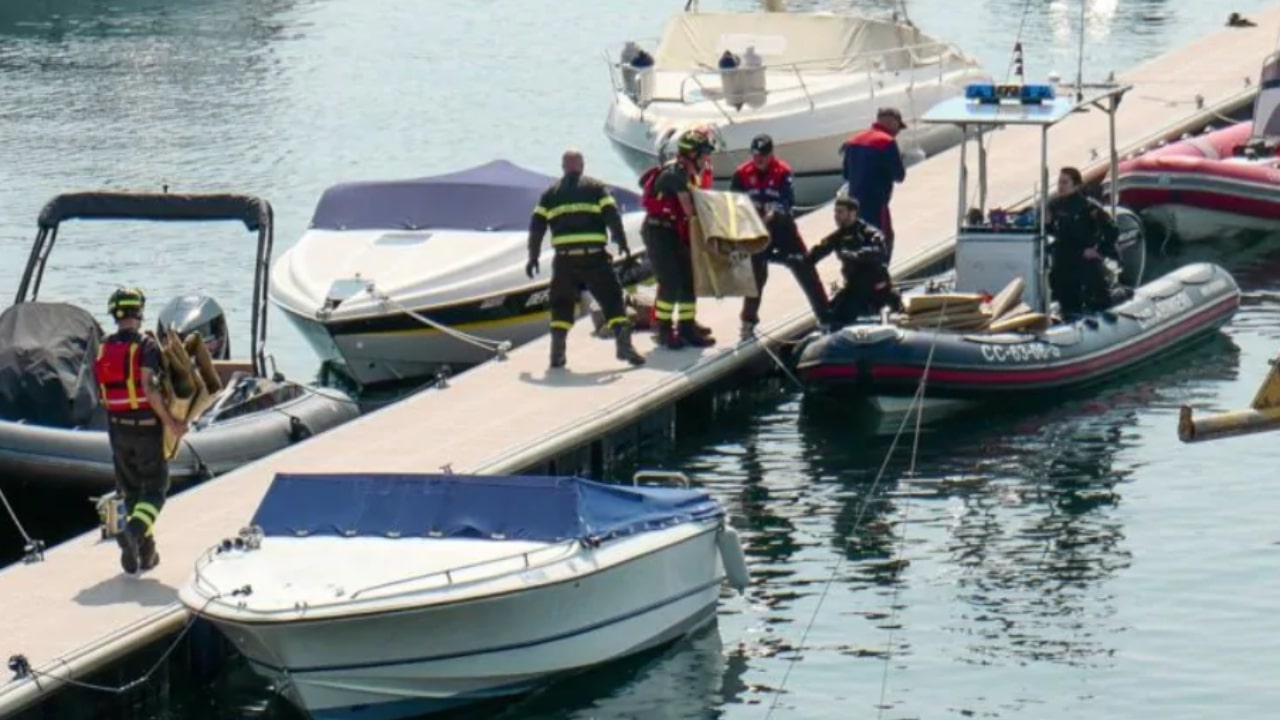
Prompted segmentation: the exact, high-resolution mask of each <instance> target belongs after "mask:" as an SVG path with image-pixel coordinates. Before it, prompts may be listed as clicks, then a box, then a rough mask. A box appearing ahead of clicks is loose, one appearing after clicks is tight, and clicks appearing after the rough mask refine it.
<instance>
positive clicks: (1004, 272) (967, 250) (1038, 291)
mask: <svg viewBox="0 0 1280 720" xmlns="http://www.w3.org/2000/svg"><path fill="white" fill-rule="evenodd" d="M1130 88H1131V86H1128V85H1103V86H1087V87H1079V88H1074V90H1076V97H1075V98H1074V100H1073V99H1071V98H1068V97H1059V96H1058V93H1057V88H1056V87H1055V86H1053V85H1037V84H974V85H969V86H967V87H966V88H965V95H964V97H962V98H954V99H952V100H948V101H945V102H943V103H940V104H938V105H936V106H934V107H933V108H932V109H930V110H929V111H928V112H927V113H925V115H924V116H923V117H921V118H920V121H921V122H924V123H935V124H948V125H955V126H958V127H959V128H960V130H961V132H962V133H963V139H962V140H961V144H960V182H959V206H958V212H957V223H956V251H955V290H956V291H957V292H970V293H988V294H991V295H994V294H996V293H998V292H1000V290H1001V289H1002V288H1005V287H1006V286H1008V284H1009V283H1010V282H1013V281H1014V280H1016V279H1018V278H1021V279H1022V281H1023V283H1025V291H1024V298H1025V302H1026V303H1027V304H1028V305H1029V306H1030V307H1031V309H1032V310H1033V311H1035V312H1042V313H1047V312H1048V309H1049V307H1050V303H1051V298H1050V295H1049V287H1048V285H1049V282H1048V279H1049V273H1048V270H1049V268H1048V263H1047V259H1046V255H1047V252H1046V248H1047V247H1048V244H1049V243H1050V242H1051V241H1052V238H1051V237H1050V235H1049V233H1048V232H1047V228H1046V227H1045V222H1046V216H1047V214H1048V204H1049V195H1048V192H1047V188H1048V187H1049V162H1048V142H1049V139H1048V133H1049V128H1050V127H1052V126H1053V125H1055V124H1057V123H1059V122H1061V121H1062V120H1064V119H1066V118H1067V117H1069V116H1071V115H1072V114H1075V113H1077V112H1084V111H1087V110H1088V109H1089V108H1090V107H1093V108H1097V109H1099V110H1102V111H1103V112H1105V113H1107V115H1108V116H1109V118H1108V119H1109V121H1110V125H1111V133H1110V140H1111V143H1110V149H1111V162H1112V168H1113V172H1114V167H1115V165H1116V162H1117V160H1118V158H1117V156H1116V148H1115V122H1114V113H1115V110H1116V108H1117V107H1118V105H1119V103H1120V99H1121V98H1122V97H1123V96H1124V94H1125V93H1126V92H1128V90H1129V89H1130ZM1009 125H1033V126H1036V127H1039V128H1040V130H1041V132H1040V181H1039V183H1038V187H1037V189H1036V191H1035V193H1034V196H1033V197H1032V198H1031V202H1030V203H1029V204H1028V205H1027V206H1026V207H1025V208H1024V209H1022V210H1020V211H1018V212H1010V211H1007V210H1003V209H999V208H993V209H991V210H990V211H987V209H986V201H987V144H988V141H987V135H988V134H989V133H991V132H993V131H995V130H998V129H1000V128H1002V127H1005V126H1009ZM971 140H976V144H977V175H978V177H977V182H976V197H971V193H970V188H969V186H970V182H969V165H968V150H969V144H970V142H971ZM1110 207H1111V211H1112V215H1113V216H1115V215H1116V198H1115V195H1114V192H1113V193H1112V197H1111V203H1110Z"/></svg>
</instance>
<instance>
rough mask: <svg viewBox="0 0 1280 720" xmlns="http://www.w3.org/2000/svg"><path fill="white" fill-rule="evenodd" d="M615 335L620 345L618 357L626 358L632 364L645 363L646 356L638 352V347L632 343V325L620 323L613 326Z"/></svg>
mask: <svg viewBox="0 0 1280 720" xmlns="http://www.w3.org/2000/svg"><path fill="white" fill-rule="evenodd" d="M613 337H614V340H615V342H616V343H617V345H618V359H619V360H625V361H627V362H629V363H631V364H632V365H643V364H644V356H643V355H641V354H640V353H638V352H636V348H635V346H634V345H632V344H631V326H630V325H629V324H627V323H618V324H617V325H614V326H613Z"/></svg>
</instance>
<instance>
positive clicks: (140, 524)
mask: <svg viewBox="0 0 1280 720" xmlns="http://www.w3.org/2000/svg"><path fill="white" fill-rule="evenodd" d="M112 341H119V342H123V343H138V353H139V355H140V364H141V367H142V368H144V369H147V370H150V371H151V374H152V376H153V377H155V378H157V379H158V378H159V377H160V374H161V372H162V371H163V365H162V364H161V361H160V345H159V343H157V342H156V339H155V337H153V336H152V335H150V334H146V335H144V334H141V333H139V332H138V331H136V330H118V331H116V332H115V333H113V334H111V335H109V336H107V337H106V338H104V339H103V341H102V344H103V345H105V344H106V343H108V342H112ZM135 384H136V389H135V391H134V392H135V393H136V394H137V395H138V396H142V395H144V394H145V391H144V388H143V387H142V379H141V378H136V379H135ZM102 390H103V392H104V394H105V392H106V391H109V390H111V388H107V387H103V388H102ZM107 438H108V439H109V441H110V443H111V453H112V460H113V461H114V464H115V471H116V490H117V492H118V493H119V495H120V497H121V498H122V499H123V500H124V504H125V513H126V514H127V517H128V525H127V526H126V530H125V532H124V533H121V534H120V535H118V536H116V539H117V542H119V544H120V547H121V550H122V551H123V555H122V556H121V564H122V565H123V566H124V569H125V571H126V572H135V571H136V570H137V569H138V564H139V562H140V563H141V567H142V569H143V570H149V569H151V568H153V567H155V565H156V564H157V563H159V560H160V559H159V556H158V555H157V553H156V550H155V537H154V535H153V534H152V527H153V526H154V525H155V522H156V520H157V519H158V518H159V516H160V511H161V510H162V509H163V508H164V502H165V495H166V494H168V492H169V462H168V460H167V459H166V458H165V451H164V426H163V425H162V424H161V422H160V418H159V417H158V416H157V415H156V413H155V411H153V410H150V409H141V408H140V409H126V410H108V412H107ZM130 532H132V533H133V535H132V536H130ZM133 542H137V546H136V547H132V546H131V543H133ZM135 553H136V554H135Z"/></svg>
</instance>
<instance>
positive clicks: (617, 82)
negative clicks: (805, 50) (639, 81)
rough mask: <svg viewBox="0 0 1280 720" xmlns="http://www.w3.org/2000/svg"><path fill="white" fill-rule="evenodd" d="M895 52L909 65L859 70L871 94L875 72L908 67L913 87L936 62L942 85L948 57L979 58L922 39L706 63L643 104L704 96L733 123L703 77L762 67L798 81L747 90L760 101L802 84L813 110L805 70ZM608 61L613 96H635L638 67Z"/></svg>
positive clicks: (719, 95)
mask: <svg viewBox="0 0 1280 720" xmlns="http://www.w3.org/2000/svg"><path fill="white" fill-rule="evenodd" d="M927 51H935V52H927ZM926 52H927V54H926ZM895 53H904V54H905V55H906V57H907V64H906V67H903V68H892V69H891V68H887V67H884V66H883V65H882V64H878V63H875V62H866V63H863V67H862V68H861V70H860V72H861V73H862V74H865V76H866V81H867V86H868V88H869V89H870V92H871V96H872V98H873V99H874V97H875V90H876V82H875V81H876V76H877V75H878V74H883V73H889V72H894V73H896V72H901V71H902V70H907V71H908V72H909V73H910V80H909V87H911V88H914V87H915V85H916V84H917V82H918V81H919V80H918V78H917V77H916V73H915V71H916V70H919V69H923V68H928V67H933V66H936V67H937V69H938V78H937V83H938V84H939V85H941V84H942V83H943V81H944V78H945V76H946V70H947V67H948V63H947V62H946V61H947V60H948V59H959V60H963V61H965V62H976V61H973V60H972V59H971V58H969V56H968V55H966V54H965V53H964V52H963V51H962V50H961V49H960V47H959V46H958V45H956V44H955V43H953V42H945V41H933V42H928V43H919V44H916V45H902V46H899V47H895V48H887V49H883V50H870V51H867V52H863V53H857V54H854V55H848V56H839V57H823V58H808V59H805V60H798V61H796V62H791V63H784V64H781V65H764V66H761V67H759V68H744V67H738V68H733V69H730V70H719V69H715V68H710V67H706V66H704V67H703V69H697V70H691V71H689V72H688V74H687V75H685V77H683V78H681V80H680V85H679V92H678V94H677V95H675V96H673V97H666V96H659V95H654V96H652V97H649V98H647V99H646V102H645V103H644V106H647V105H648V104H650V103H654V102H661V103H679V104H681V105H689V104H692V103H695V102H700V101H702V100H706V99H710V100H711V101H712V103H713V104H714V105H715V107H716V109H717V110H718V111H719V112H720V114H721V116H723V117H724V118H725V120H726V121H727V122H729V123H730V124H732V123H733V122H734V119H733V116H732V115H731V114H730V113H729V108H728V107H727V106H726V102H725V98H724V96H723V95H724V93H723V90H721V91H720V92H716V91H715V89H714V86H711V87H709V86H708V84H707V83H704V82H703V80H704V79H707V78H714V79H715V82H716V83H718V84H719V85H720V86H721V87H723V78H724V76H725V74H726V73H745V72H752V71H757V70H763V71H768V72H772V73H775V74H787V73H789V74H790V75H792V76H794V77H795V81H796V82H795V84H794V85H787V86H785V87H775V88H768V87H766V88H763V89H755V90H751V91H749V93H748V94H750V95H752V96H754V97H755V98H757V99H760V98H763V102H762V103H760V104H765V103H767V102H768V98H769V96H770V95H772V94H775V93H781V92H790V91H793V90H795V89H796V88H799V89H800V90H801V91H802V92H803V93H804V97H805V100H806V101H807V102H808V103H809V110H810V111H812V110H814V109H815V107H816V102H815V101H814V98H813V94H812V93H811V92H810V89H809V85H808V84H807V83H806V82H805V79H804V74H803V73H804V71H805V70H807V69H809V68H811V67H814V66H818V65H822V64H828V63H831V62H832V61H834V60H842V61H848V60H856V59H863V60H876V59H880V58H885V57H888V56H890V55H893V54H895ZM605 61H606V63H607V64H608V66H609V81H610V84H611V85H612V87H613V92H614V97H617V95H618V94H620V93H621V94H627V95H629V96H631V97H632V98H633V99H635V98H636V96H637V94H636V92H635V87H634V84H635V80H636V78H637V77H638V75H639V70H637V69H636V68H632V67H631V66H630V65H628V64H627V63H623V62H620V61H618V60H616V59H614V57H612V56H610V55H609V53H608V52H607V51H606V52H605ZM646 70H652V69H650V68H646ZM627 73H631V74H632V78H631V82H630V83H628V81H627ZM690 83H692V84H693V85H694V86H695V87H696V88H697V90H698V91H699V92H700V95H701V97H700V98H696V99H691V98H690V97H689V85H690ZM641 112H642V113H643V112H644V107H642V108H641Z"/></svg>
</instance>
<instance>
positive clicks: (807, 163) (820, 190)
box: [609, 120, 960, 206]
mask: <svg viewBox="0 0 1280 720" xmlns="http://www.w3.org/2000/svg"><path fill="white" fill-rule="evenodd" d="M869 124H870V121H869V120H868V121H867V123H865V124H863V125H854V123H852V122H850V123H849V127H848V128H847V129H844V130H840V131H839V132H835V133H831V134H829V135H824V136H822V137H811V138H800V139H797V140H794V141H790V142H781V141H778V140H776V139H775V141H774V153H775V154H776V155H777V156H778V157H779V158H781V159H783V160H785V161H786V162H787V163H788V164H789V165H791V169H792V172H793V173H794V177H795V184H794V187H795V193H796V203H797V204H799V205H802V206H806V205H819V204H821V203H825V202H827V201H829V200H831V198H832V197H834V196H835V193H836V190H838V189H839V188H840V185H841V184H843V183H844V178H843V176H842V172H843V159H842V156H841V155H840V146H841V145H842V144H844V142H845V141H846V140H848V139H849V136H850V135H852V134H853V133H855V132H857V131H858V130H860V129H863V128H864V127H866V125H869ZM761 132H770V130H767V129H766V130H762V131H761ZM771 134H772V135H773V136H774V137H775V138H777V137H779V136H780V135H781V133H779V132H777V131H773V132H771ZM609 139H610V141H611V142H612V143H613V146H614V149H615V150H616V151H617V152H618V154H619V155H620V156H621V157H622V158H623V159H624V160H625V161H626V163H627V165H628V166H629V167H630V168H631V169H632V170H634V171H635V172H637V173H640V172H643V171H644V170H645V169H647V168H650V167H653V165H655V164H656V163H657V162H658V155H657V153H656V151H653V150H652V149H643V148H641V147H636V146H633V145H629V144H627V143H626V142H625V141H624V140H622V139H620V138H618V137H615V136H613V135H610V137H609ZM959 142H960V131H959V130H958V129H956V128H954V127H951V126H944V125H933V126H926V125H922V126H919V128H918V129H917V128H912V129H911V130H910V131H908V132H907V133H904V134H903V135H902V136H900V142H899V147H900V148H901V149H902V152H903V161H904V163H905V164H906V165H907V166H908V167H910V166H911V165H912V164H915V163H916V162H919V161H920V160H923V159H924V158H926V157H929V156H932V155H937V154H938V153H941V152H944V151H946V150H948V149H950V148H952V147H954V146H955V145H956V144H957V143H959ZM747 143H748V144H749V143H750V138H748V140H747ZM748 144H744V146H743V147H741V148H738V149H736V150H733V149H731V150H726V151H723V152H719V153H716V154H715V155H714V156H713V161H714V167H713V173H714V179H715V187H717V188H719V189H727V188H728V187H729V181H730V179H731V178H732V177H733V171H734V169H735V168H736V167H737V166H738V165H740V164H742V163H743V162H744V161H745V160H746V159H747V157H748V156H749V155H750V151H749V150H748V149H747V148H748V147H749V145H748Z"/></svg>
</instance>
